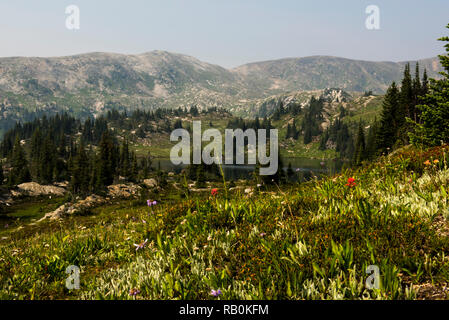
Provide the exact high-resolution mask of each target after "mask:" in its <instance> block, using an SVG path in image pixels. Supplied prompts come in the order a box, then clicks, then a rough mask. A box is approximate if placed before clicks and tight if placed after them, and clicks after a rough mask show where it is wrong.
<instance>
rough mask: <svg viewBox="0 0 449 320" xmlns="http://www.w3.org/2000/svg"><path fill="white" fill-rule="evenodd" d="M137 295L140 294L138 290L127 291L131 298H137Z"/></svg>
mask: <svg viewBox="0 0 449 320" xmlns="http://www.w3.org/2000/svg"><path fill="white" fill-rule="evenodd" d="M139 293H140V290H139V289H136V288H133V289H131V290H129V295H130V296H132V297H135V296H137V295H138V294H139Z"/></svg>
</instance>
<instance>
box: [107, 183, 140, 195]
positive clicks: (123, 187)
mask: <svg viewBox="0 0 449 320" xmlns="http://www.w3.org/2000/svg"><path fill="white" fill-rule="evenodd" d="M141 190H142V188H141V187H140V186H138V185H136V184H133V183H128V184H113V185H110V186H108V196H110V197H112V198H131V197H136V196H138V195H139V194H140V191H141Z"/></svg>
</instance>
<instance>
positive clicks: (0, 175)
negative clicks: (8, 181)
mask: <svg viewBox="0 0 449 320" xmlns="http://www.w3.org/2000/svg"><path fill="white" fill-rule="evenodd" d="M4 180H5V175H4V173H3V164H2V163H1V162H0V186H1V185H3V181H4Z"/></svg>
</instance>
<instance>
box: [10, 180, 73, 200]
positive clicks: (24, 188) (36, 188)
mask: <svg viewBox="0 0 449 320" xmlns="http://www.w3.org/2000/svg"><path fill="white" fill-rule="evenodd" d="M65 192H66V190H65V189H64V188H62V187H57V186H52V185H48V186H47V185H40V184H39V183H36V182H26V183H22V184H19V185H18V186H17V190H11V194H12V196H13V197H18V196H23V195H26V196H31V197H35V196H46V195H56V196H63V195H64V194H65Z"/></svg>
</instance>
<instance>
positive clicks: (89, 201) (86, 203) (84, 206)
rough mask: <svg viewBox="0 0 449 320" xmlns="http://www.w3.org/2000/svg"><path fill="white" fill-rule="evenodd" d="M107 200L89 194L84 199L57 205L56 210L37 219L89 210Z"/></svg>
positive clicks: (52, 217)
mask: <svg viewBox="0 0 449 320" xmlns="http://www.w3.org/2000/svg"><path fill="white" fill-rule="evenodd" d="M106 202H107V200H106V199H105V198H103V197H100V196H97V195H90V196H88V197H87V198H86V199H84V200H80V201H78V202H76V203H70V202H68V203H65V204H63V205H62V206H60V207H58V208H57V209H56V210H54V211H51V212H48V213H46V214H45V216H44V217H43V218H42V219H40V220H39V221H42V220H45V219H50V220H55V219H60V218H62V217H64V216H67V215H73V214H77V213H80V212H83V211H86V210H89V209H91V208H94V207H97V206H100V205H102V204H105V203H106Z"/></svg>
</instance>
